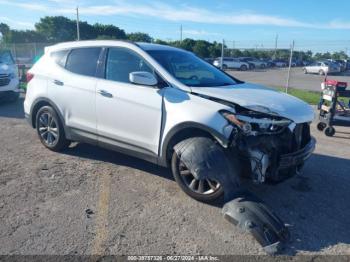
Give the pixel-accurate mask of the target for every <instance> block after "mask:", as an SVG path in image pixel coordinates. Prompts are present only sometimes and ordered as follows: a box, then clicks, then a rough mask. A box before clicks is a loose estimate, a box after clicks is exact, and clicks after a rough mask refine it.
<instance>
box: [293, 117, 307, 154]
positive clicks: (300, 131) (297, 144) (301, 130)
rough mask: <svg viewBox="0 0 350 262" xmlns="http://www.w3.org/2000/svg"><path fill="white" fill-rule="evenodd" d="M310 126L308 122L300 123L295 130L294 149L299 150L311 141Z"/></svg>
mask: <svg viewBox="0 0 350 262" xmlns="http://www.w3.org/2000/svg"><path fill="white" fill-rule="evenodd" d="M310 139H311V136H310V126H309V124H308V123H303V124H298V125H297V126H296V127H295V129H294V132H293V149H294V150H299V149H301V148H303V147H305V146H306V145H307V144H308V143H309V142H310Z"/></svg>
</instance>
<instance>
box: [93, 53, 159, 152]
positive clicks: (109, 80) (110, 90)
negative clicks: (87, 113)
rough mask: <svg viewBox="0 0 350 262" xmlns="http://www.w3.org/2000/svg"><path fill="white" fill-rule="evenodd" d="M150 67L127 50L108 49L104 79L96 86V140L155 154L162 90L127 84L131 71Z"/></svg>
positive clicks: (150, 69) (151, 70)
mask: <svg viewBox="0 0 350 262" xmlns="http://www.w3.org/2000/svg"><path fill="white" fill-rule="evenodd" d="M137 71H147V72H151V73H153V69H152V67H151V66H150V65H149V64H148V63H147V62H146V61H145V60H144V59H143V58H142V57H141V56H139V55H138V54H137V53H135V52H134V51H132V50H130V49H127V48H110V49H109V50H108V52H107V57H106V64H105V79H100V80H98V82H97V86H96V116H97V132H98V141H99V143H101V144H108V145H112V146H116V147H118V148H122V149H126V150H128V149H130V150H133V151H137V152H138V153H141V154H146V155H153V156H156V155H157V154H158V145H159V136H160V129H161V118H162V90H161V89H158V88H155V87H150V86H142V85H135V84H132V83H130V81H129V74H130V73H131V72H137Z"/></svg>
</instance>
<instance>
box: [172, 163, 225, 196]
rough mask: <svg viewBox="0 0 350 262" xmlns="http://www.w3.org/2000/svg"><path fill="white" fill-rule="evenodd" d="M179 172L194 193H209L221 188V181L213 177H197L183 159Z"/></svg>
mask: <svg viewBox="0 0 350 262" xmlns="http://www.w3.org/2000/svg"><path fill="white" fill-rule="evenodd" d="M179 173H180V176H181V179H182V180H183V181H184V183H185V185H186V186H187V187H188V189H189V190H191V191H192V192H194V193H197V194H203V195H209V194H214V193H215V192H217V191H218V190H220V188H221V185H220V183H218V182H217V181H214V180H212V179H201V180H198V179H196V178H195V177H194V176H193V175H192V173H191V171H190V170H189V169H188V168H187V167H186V166H185V164H184V163H183V162H182V161H179Z"/></svg>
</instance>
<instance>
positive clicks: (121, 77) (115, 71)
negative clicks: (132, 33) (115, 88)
mask: <svg viewBox="0 0 350 262" xmlns="http://www.w3.org/2000/svg"><path fill="white" fill-rule="evenodd" d="M137 71H146V72H150V73H153V70H152V69H151V67H150V66H149V65H148V64H147V63H146V61H145V60H144V59H142V58H141V57H140V56H139V55H137V54H135V53H134V52H132V51H129V50H128V49H125V48H110V49H109V51H108V57H107V63H106V79H108V80H112V81H118V82H124V83H129V82H130V81H129V74H130V73H131V72H137Z"/></svg>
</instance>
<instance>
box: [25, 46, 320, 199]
mask: <svg viewBox="0 0 350 262" xmlns="http://www.w3.org/2000/svg"><path fill="white" fill-rule="evenodd" d="M27 78H28V80H30V81H29V83H28V87H27V95H26V98H25V102H24V108H25V113H26V117H27V118H28V120H29V123H30V125H31V126H32V127H33V128H36V130H37V132H38V135H39V138H40V140H41V142H42V143H43V144H44V145H45V146H46V147H47V148H49V149H51V150H54V151H58V150H61V149H63V148H65V147H67V146H68V145H69V144H70V142H71V141H78V142H87V143H92V144H96V145H99V146H103V147H107V148H110V149H113V150H117V151H120V152H123V153H127V154H130V155H132V156H135V157H138V158H142V159H146V160H148V161H151V162H154V163H156V164H159V165H162V166H169V167H171V168H172V171H173V175H174V177H175V179H176V181H177V182H178V184H179V185H180V187H181V188H182V189H183V190H184V191H185V192H186V193H187V194H188V195H190V196H191V197H193V198H195V199H197V200H201V201H212V200H214V199H216V198H218V197H219V196H220V195H222V193H223V191H224V190H223V186H221V184H220V183H219V182H218V181H217V180H216V179H215V177H210V176H209V177H205V178H203V177H202V178H201V177H198V176H197V175H196V174H195V173H196V172H197V171H196V170H194V169H193V167H190V166H187V165H188V161H187V162H186V161H181V156H180V155H179V154H180V153H179V152H181V149H179V150H178V151H176V150H174V148H176V145H178V144H179V143H180V142H182V141H184V140H188V139H189V138H198V137H200V138H206V139H209V140H211V141H212V142H213V144H214V145H215V146H219V147H220V148H221V149H222V151H223V152H224V153H225V156H224V157H227V159H225V161H226V160H229V161H230V162H231V163H235V164H234V165H233V168H234V169H235V172H236V173H237V172H238V170H239V172H240V173H241V174H243V175H245V176H250V177H251V178H252V179H253V180H254V181H255V182H256V183H264V182H265V181H269V180H271V181H280V180H283V179H284V178H287V177H290V176H291V175H293V174H296V173H298V172H299V171H300V169H301V167H302V166H303V163H304V161H305V160H306V159H307V158H308V157H309V156H310V155H311V153H312V152H313V150H314V148H315V140H314V139H313V138H312V137H311V136H310V129H309V124H310V122H311V121H312V120H313V118H314V112H313V109H312V108H311V107H310V106H309V105H307V104H306V103H304V102H303V101H301V100H299V99H297V98H295V97H292V96H290V95H286V94H283V93H280V92H277V91H274V90H272V89H268V88H265V87H262V86H258V85H255V84H248V83H244V82H242V81H240V80H237V79H235V78H233V77H232V76H230V75H227V74H226V73H224V72H222V71H220V70H219V69H217V68H215V67H214V66H212V65H210V64H208V63H207V62H205V61H203V60H201V59H200V58H198V57H196V56H195V55H194V54H192V53H190V52H187V51H184V50H181V49H177V48H173V47H169V46H162V45H156V44H145V43H129V42H122V41H86V42H85V41H83V42H72V43H62V44H58V45H54V46H51V47H48V48H46V50H45V55H44V56H43V57H42V58H41V59H40V60H39V61H38V62H37V63H36V64H35V65H34V66H33V68H32V69H31V70H30V71H29V73H28V75H27ZM188 141H189V143H191V140H188ZM198 141H200V140H198ZM197 153H198V152H197ZM201 161H202V160H201ZM223 161H224V159H223ZM204 162H205V161H204ZM197 164H198V163H197ZM202 164H204V165H205V163H202ZM206 168H209V169H210V167H209V166H206Z"/></svg>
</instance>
